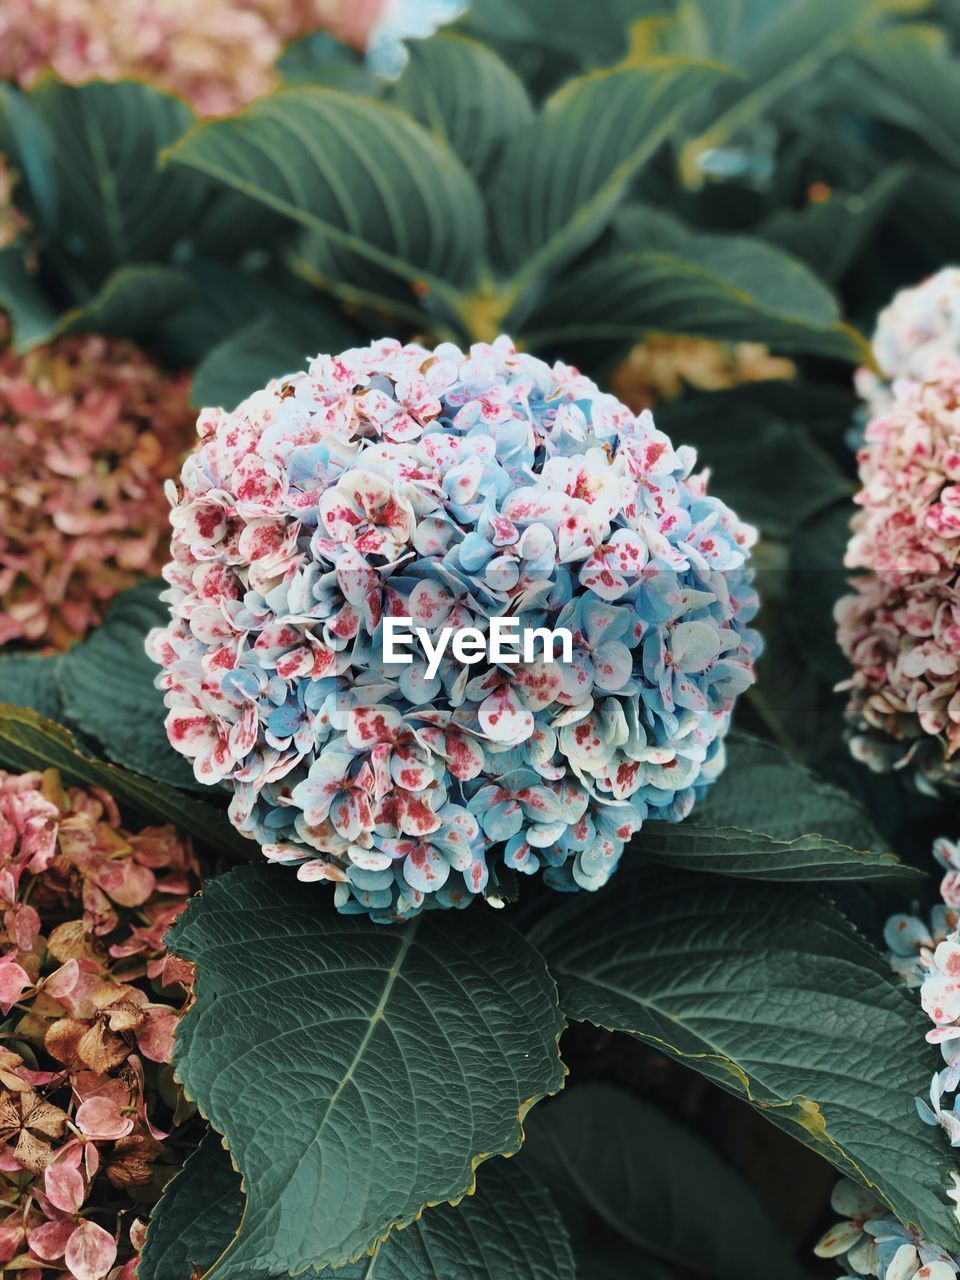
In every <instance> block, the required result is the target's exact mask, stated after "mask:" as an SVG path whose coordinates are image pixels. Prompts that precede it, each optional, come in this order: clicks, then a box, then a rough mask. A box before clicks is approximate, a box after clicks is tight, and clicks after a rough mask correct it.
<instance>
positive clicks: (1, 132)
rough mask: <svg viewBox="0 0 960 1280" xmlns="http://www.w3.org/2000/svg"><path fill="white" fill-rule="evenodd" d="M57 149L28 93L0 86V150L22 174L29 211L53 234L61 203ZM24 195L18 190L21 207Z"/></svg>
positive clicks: (5, 85)
mask: <svg viewBox="0 0 960 1280" xmlns="http://www.w3.org/2000/svg"><path fill="white" fill-rule="evenodd" d="M54 150H55V144H54V140H53V137H52V135H51V133H50V130H49V129H48V128H47V126H46V124H44V122H43V120H42V119H41V118H40V115H39V114H38V112H37V111H36V109H35V107H34V106H33V104H32V103H31V102H30V99H29V98H28V97H27V96H26V94H24V93H22V92H21V91H20V90H19V89H16V88H15V87H14V86H13V85H12V84H0V151H3V152H5V153H6V155H7V157H8V158H9V160H10V161H11V162H12V163H13V164H14V165H15V166H16V168H17V169H19V170H20V171H21V173H22V175H23V180H24V182H25V184H26V188H27V193H28V201H27V205H28V208H29V209H30V210H31V211H33V212H35V214H36V218H37V220H38V221H39V222H40V223H42V224H43V226H45V227H46V228H47V229H48V230H50V231H52V230H53V229H54V227H55V226H56V221H57V205H58V201H59V193H58V191H57V181H56V174H55V170H54ZM21 194H22V193H21V191H20V190H19V189H15V195H16V201H15V203H16V204H17V205H18V206H19V205H20V204H21V203H22V202H21Z"/></svg>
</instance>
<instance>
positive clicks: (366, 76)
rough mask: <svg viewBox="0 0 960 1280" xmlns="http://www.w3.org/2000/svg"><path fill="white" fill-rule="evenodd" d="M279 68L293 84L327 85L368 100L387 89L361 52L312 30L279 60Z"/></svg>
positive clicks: (286, 50) (292, 44)
mask: <svg viewBox="0 0 960 1280" xmlns="http://www.w3.org/2000/svg"><path fill="white" fill-rule="evenodd" d="M276 69H277V71H279V73H280V75H281V76H283V79H284V81H285V82H286V83H287V84H291V85H293V84H313V85H323V86H324V87H325V88H327V89H345V90H348V91H349V92H350V93H356V94H366V95H367V96H368V97H374V96H376V95H377V94H378V93H379V92H380V90H381V88H382V86H383V81H382V80H378V79H377V77H376V76H375V75H374V73H373V72H372V71H371V70H370V68H369V67H368V66H367V65H366V63H365V62H364V60H363V57H362V55H361V54H360V53H359V52H358V50H356V49H353V48H351V46H350V45H348V44H343V43H342V42H341V41H339V40H336V39H335V38H334V37H333V36H332V35H330V33H329V31H312V32H311V33H310V34H309V35H307V36H303V37H302V38H301V39H299V40H293V41H291V43H290V44H288V45H287V47H286V48H285V49H284V51H283V53H282V54H281V55H280V57H279V59H278V60H277V64H276Z"/></svg>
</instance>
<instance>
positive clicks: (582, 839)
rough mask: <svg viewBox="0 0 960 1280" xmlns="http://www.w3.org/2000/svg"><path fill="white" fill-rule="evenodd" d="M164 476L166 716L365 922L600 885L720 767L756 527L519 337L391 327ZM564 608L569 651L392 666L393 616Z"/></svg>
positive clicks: (679, 455)
mask: <svg viewBox="0 0 960 1280" xmlns="http://www.w3.org/2000/svg"><path fill="white" fill-rule="evenodd" d="M198 429H199V433H200V444H199V446H198V448H197V449H196V451H195V452H194V453H193V454H192V455H191V456H190V457H189V458H188V459H187V462H186V463H185V465H184V469H183V474H182V477H181V482H180V486H179V488H178V489H177V490H176V491H175V494H174V505H173V513H172V517H171V519H172V523H173V527H174V537H173V551H174V559H173V561H172V563H171V564H169V565H168V566H167V568H166V569H165V570H164V573H165V576H166V578H167V580H168V582H169V583H170V590H169V592H168V595H167V598H168V600H169V602H170V608H171V614H172V621H171V625H170V626H169V627H168V628H166V629H164V630H161V631H159V632H155V633H154V634H152V635H151V637H150V642H149V648H150V652H151V654H152V656H153V657H154V658H155V659H156V660H157V661H158V662H159V663H160V664H161V665H162V666H163V668H164V670H163V673H162V674H161V675H160V677H159V680H158V683H159V685H160V687H161V688H162V689H163V690H164V691H165V697H166V702H167V706H168V707H169V715H168V717H167V729H168V733H169V737H170V741H171V742H172V743H173V745H174V746H175V747H176V748H177V749H178V750H180V751H181V752H183V754H184V755H186V756H187V757H189V758H190V759H191V760H192V761H193V764H194V770H195V773H196V776H197V778H198V779H199V780H200V781H203V782H208V783H215V782H220V781H229V783H230V784H231V785H232V788H233V800H232V803H231V816H232V818H233V820H234V822H235V824H236V825H237V826H238V827H239V829H240V830H241V831H243V832H244V833H245V834H248V835H250V836H253V837H255V838H256V839H257V840H258V841H259V842H260V843H261V844H262V845H263V847H264V852H265V854H266V856H267V857H268V858H270V859H271V860H273V861H276V862H283V863H289V864H291V865H294V866H296V867H297V869H298V871H297V874H298V875H299V876H300V877H301V878H302V879H305V880H310V879H328V880H331V881H333V882H334V883H335V885H336V890H335V894H336V901H337V904H338V906H339V907H340V908H341V910H346V911H369V912H371V913H373V914H374V915H375V916H376V918H377V919H392V918H395V917H404V916H410V915H413V914H415V913H416V912H418V911H419V910H420V909H421V908H423V907H424V906H444V907H449V906H462V905H465V904H466V903H468V902H469V901H471V900H472V899H473V898H474V897H476V896H477V895H478V894H482V893H486V894H487V895H488V896H490V897H494V896H496V895H497V893H498V886H499V882H500V878H501V868H503V867H506V868H510V869H513V870H516V871H519V872H522V873H524V874H534V873H537V872H542V873H543V875H544V878H545V880H546V881H547V883H549V884H550V885H552V886H553V887H555V888H559V889H576V888H586V889H596V888H598V887H599V886H601V885H602V884H604V883H605V882H606V881H607V879H608V878H609V876H610V875H611V873H612V872H613V870H614V868H615V867H616V865H617V862H618V860H619V858H620V856H621V854H622V852H623V849H624V846H625V844H626V842H627V841H628V840H629V839H630V837H631V836H632V835H633V834H634V833H635V832H636V831H638V830H639V829H640V827H641V825H642V824H643V822H644V821H645V820H646V819H647V818H648V817H656V818H662V819H666V820H667V821H672V822H676V821H679V820H681V819H682V818H683V817H685V816H686V815H687V814H688V813H689V812H690V809H691V808H692V806H693V804H694V803H695V801H696V798H697V796H698V795H699V794H700V793H701V792H702V791H703V789H704V788H705V787H706V786H707V785H708V784H709V783H710V782H711V781H713V779H714V778H716V776H717V775H718V774H719V772H720V770H721V769H722V767H723V760H724V756H723V737H724V734H725V733H726V730H727V728H728V725H729V723H730V715H731V712H732V710H733V706H734V702H735V699H736V697H737V695H738V694H739V693H741V692H742V691H743V690H744V689H745V688H747V687H748V685H749V684H750V683H751V681H752V679H753V663H754V658H755V656H756V654H757V651H758V647H759V644H758V638H757V635H756V634H755V633H754V632H753V631H752V630H751V629H750V627H749V623H750V620H751V618H752V617H753V615H754V613H755V611H756V608H757V599H756V594H755V592H754V589H753V587H752V584H751V577H750V572H749V570H748V569H747V568H746V561H747V555H748V551H749V548H750V546H751V544H752V543H753V541H754V537H755V534H754V531H753V530H752V529H751V528H749V527H748V526H746V525H744V524H743V523H742V522H741V521H740V520H738V518H737V517H736V515H735V514H734V513H733V512H732V511H731V510H730V509H729V508H728V507H727V506H725V504H724V503H723V502H721V501H719V500H718V499H716V498H713V497H711V496H710V495H709V494H708V492H707V486H706V476H705V475H703V474H697V473H696V472H695V471H694V466H695V461H696V459H695V454H694V452H693V450H691V449H689V448H684V447H680V448H678V449H675V448H674V447H673V445H672V444H671V442H670V441H669V439H668V438H667V437H666V436H665V435H663V433H662V432H659V431H658V430H657V428H656V426H655V425H654V422H653V419H652V417H651V416H650V415H649V413H643V414H641V415H640V416H639V417H636V416H635V415H634V414H633V413H631V412H630V410H628V409H627V408H626V407H625V406H624V405H622V404H621V403H619V402H618V401H617V400H616V399H615V398H614V397H613V396H610V395H605V394H603V393H602V392H600V391H599V389H598V388H597V387H596V386H595V384H594V383H592V382H591V381H590V380H589V379H587V378H586V377H584V376H582V375H581V374H579V373H578V372H577V371H576V370H575V369H573V368H570V367H567V366H565V365H562V364H557V365H555V366H553V367H550V366H549V365H547V364H545V363H544V362H542V361H540V360H538V359H535V358H533V357H531V356H528V355H524V354H521V353H518V352H517V351H516V349H515V347H514V346H513V344H512V343H511V341H510V340H509V339H508V338H500V339H498V340H497V341H496V342H495V343H493V344H492V345H487V344H476V345H475V346H473V347H472V348H471V349H470V351H469V352H467V353H463V352H462V351H460V350H459V349H458V348H456V347H455V346H453V345H451V344H443V345H441V346H438V347H437V348H436V349H435V350H434V351H432V352H431V351H427V350H425V349H424V348H422V347H419V346H415V345H408V346H401V344H400V343H399V342H395V341H390V340H387V341H383V342H379V343H374V344H373V345H371V346H370V347H369V348H364V349H354V350H350V351H346V352H344V353H342V354H341V355H339V356H335V357H329V356H320V357H318V358H317V359H316V360H314V361H313V362H312V363H311V364H310V366H309V369H308V370H307V371H306V372H304V373H301V374H297V375H294V376H292V377H290V378H284V379H281V380H279V381H277V382H275V383H272V384H271V385H270V386H269V387H267V388H266V389H265V390H264V391H262V392H258V393H255V394H254V395H252V396H251V397H249V398H248V399H247V400H246V401H244V403H243V404H241V405H240V406H239V408H238V409H236V410H235V411H234V412H233V413H230V414H228V413H224V412H222V411H217V410H213V411H205V412H204V413H203V414H202V415H201V417H200V420H199V426H198ZM385 616H387V617H389V616H400V617H409V618H412V619H413V620H414V621H415V622H416V623H417V624H420V625H424V626H426V627H427V628H429V629H431V630H432V631H434V632H435V631H436V630H437V629H438V628H440V627H441V626H447V627H463V626H467V625H470V626H477V627H479V628H480V629H481V630H483V631H486V630H487V628H488V625H489V619H490V618H491V617H494V616H514V617H517V618H518V619H519V620H520V624H521V625H522V627H523V628H524V629H529V628H534V627H544V626H546V627H549V628H553V627H564V628H566V629H568V630H569V631H570V632H571V634H572V637H573V644H574V654H573V661H572V662H571V663H569V664H567V665H563V664H560V663H549V662H545V661H543V660H542V659H538V660H537V661H535V662H533V663H519V664H518V665H516V666H515V667H510V666H506V665H495V664H489V663H485V664H484V665H482V666H481V667H467V666H461V665H460V664H458V663H457V662H455V661H454V660H453V659H452V658H449V657H447V658H444V660H443V663H442V665H441V667H440V670H439V672H438V673H437V675H436V676H435V677H434V678H433V679H431V678H429V677H428V675H427V670H426V663H425V662H424V661H422V660H415V661H414V662H413V663H412V664H410V665H406V666H404V665H400V664H397V663H388V662H386V661H385V660H384V648H383V644H382V633H383V619H384V617H385Z"/></svg>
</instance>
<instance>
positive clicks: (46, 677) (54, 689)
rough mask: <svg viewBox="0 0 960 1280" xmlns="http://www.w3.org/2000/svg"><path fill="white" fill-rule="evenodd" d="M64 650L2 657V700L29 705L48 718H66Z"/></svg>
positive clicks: (23, 705)
mask: <svg viewBox="0 0 960 1280" xmlns="http://www.w3.org/2000/svg"><path fill="white" fill-rule="evenodd" d="M62 661H63V656H62V655H61V654H54V655H53V656H47V655H46V654H38V653H9V654H7V655H6V656H4V657H2V658H0V703H4V702H9V703H11V704H12V705H13V706H15V707H30V708H32V709H33V710H34V711H36V712H38V713H39V714H40V715H42V716H46V717H47V719H49V720H58V721H62V720H63V719H64V712H63V698H62V697H61V694H60V681H59V678H58V677H59V672H60V664H61V662H62Z"/></svg>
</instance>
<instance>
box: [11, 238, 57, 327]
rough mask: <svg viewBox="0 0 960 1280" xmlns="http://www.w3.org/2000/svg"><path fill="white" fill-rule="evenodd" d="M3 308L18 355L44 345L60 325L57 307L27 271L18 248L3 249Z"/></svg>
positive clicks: (15, 246) (20, 250)
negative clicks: (8, 320) (8, 318)
mask: <svg viewBox="0 0 960 1280" xmlns="http://www.w3.org/2000/svg"><path fill="white" fill-rule="evenodd" d="M0 308H2V309H3V310H4V311H6V312H8V313H9V316H10V321H11V323H12V325H13V339H14V350H15V351H17V352H23V351H29V350H30V348H31V347H35V346H37V345H38V343H41V342H45V341H46V340H47V339H48V337H49V336H50V334H51V333H52V332H53V330H54V328H55V326H56V323H57V311H56V308H55V307H54V306H53V305H52V303H51V302H50V301H49V299H48V298H47V297H46V296H45V294H44V293H43V291H42V290H41V288H40V286H39V284H38V283H37V281H36V279H35V278H34V276H33V275H32V274H31V273H30V272H29V271H28V270H27V263H26V259H25V258H24V255H23V250H22V249H21V248H19V247H18V246H17V245H11V246H10V248H8V249H0Z"/></svg>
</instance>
